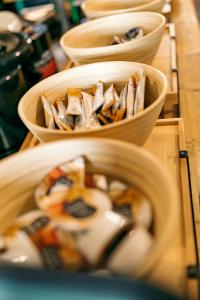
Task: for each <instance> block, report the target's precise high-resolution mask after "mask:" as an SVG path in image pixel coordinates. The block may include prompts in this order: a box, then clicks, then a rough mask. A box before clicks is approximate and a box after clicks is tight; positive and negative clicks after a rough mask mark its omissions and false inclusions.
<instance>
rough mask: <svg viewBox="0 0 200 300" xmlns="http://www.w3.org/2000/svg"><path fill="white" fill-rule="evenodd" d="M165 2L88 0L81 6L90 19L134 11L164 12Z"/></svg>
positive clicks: (149, 0) (148, 0) (155, 0)
mask: <svg viewBox="0 0 200 300" xmlns="http://www.w3.org/2000/svg"><path fill="white" fill-rule="evenodd" d="M164 4H165V0H86V1H84V2H83V4H82V6H81V8H82V10H83V12H84V14H85V15H86V17H87V18H88V19H96V18H100V17H105V16H108V15H114V14H122V13H129V12H134V11H155V12H162V8H163V5H164ZM116 26H118V24H116Z"/></svg>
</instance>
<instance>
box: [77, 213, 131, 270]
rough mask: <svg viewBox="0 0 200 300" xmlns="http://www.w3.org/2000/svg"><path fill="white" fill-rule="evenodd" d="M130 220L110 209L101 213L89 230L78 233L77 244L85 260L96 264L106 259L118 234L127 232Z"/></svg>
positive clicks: (117, 238)
mask: <svg viewBox="0 0 200 300" xmlns="http://www.w3.org/2000/svg"><path fill="white" fill-rule="evenodd" d="M129 227H130V222H129V221H128V220H127V219H126V218H124V217H123V216H120V215H119V214H116V213H114V212H112V211H105V212H104V213H102V214H101V215H100V216H99V218H98V219H97V220H96V222H95V223H94V224H93V226H92V227H91V228H90V230H87V231H85V232H83V233H82V234H80V235H79V236H78V238H77V245H78V248H79V250H80V251H81V253H83V254H84V256H85V257H86V258H87V261H88V262H89V263H90V264H91V265H92V266H96V265H98V264H99V263H101V262H102V261H104V260H105V259H106V256H107V254H108V253H109V252H110V249H112V248H113V247H114V246H115V244H116V242H117V241H118V240H119V238H120V236H121V235H122V234H123V233H125V232H127V231H128V229H129Z"/></svg>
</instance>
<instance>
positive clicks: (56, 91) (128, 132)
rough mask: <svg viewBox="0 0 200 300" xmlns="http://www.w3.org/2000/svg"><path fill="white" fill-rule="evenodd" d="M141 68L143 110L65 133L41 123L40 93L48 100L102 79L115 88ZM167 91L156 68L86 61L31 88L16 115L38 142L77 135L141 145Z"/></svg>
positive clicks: (161, 75)
mask: <svg viewBox="0 0 200 300" xmlns="http://www.w3.org/2000/svg"><path fill="white" fill-rule="evenodd" d="M139 67H142V68H144V70H145V72H146V74H147V77H148V78H149V84H147V96H146V99H147V100H148V101H149V103H152V104H151V105H149V106H148V107H147V108H146V109H145V110H144V111H142V112H141V113H138V114H137V115H135V116H133V117H132V118H130V119H126V120H122V121H119V122H115V123H113V124H110V125H106V126H102V127H100V128H97V129H91V130H88V131H87V130H82V131H81V130H80V131H76V132H70V133H68V132H66V131H62V130H50V129H47V128H45V127H43V126H41V125H42V124H43V123H42V116H43V115H44V114H43V109H42V106H41V101H40V95H41V93H45V94H46V96H47V98H48V99H49V101H50V102H54V101H55V99H56V98H57V97H59V96H62V95H64V94H65V93H66V89H67V88H70V87H84V88H87V87H89V86H92V85H94V84H96V83H97V82H98V80H103V81H104V82H105V83H111V82H115V83H116V87H119V86H120V84H121V85H122V84H124V82H125V81H128V80H129V78H130V77H131V76H132V75H133V74H134V72H136V71H137V70H138V68H139ZM166 94H167V80H166V78H165V77H164V76H163V74H162V73H160V72H159V71H158V70H156V69H155V68H153V67H151V66H148V65H141V64H137V63H133V62H105V63H96V64H88V65H84V66H80V67H76V68H71V69H69V70H66V71H64V72H60V73H58V74H56V75H53V76H51V77H49V78H47V79H45V80H43V81H41V82H40V83H39V84H37V85H36V86H34V87H33V88H31V90H29V91H28V92H27V93H26V94H25V95H24V96H23V98H22V99H21V101H20V103H19V114H20V117H21V119H22V121H23V122H24V124H25V125H26V126H27V127H28V128H29V130H30V131H31V132H32V133H33V134H34V135H35V136H36V137H37V138H38V139H39V140H40V141H41V142H49V141H53V140H58V139H69V138H77V137H88V136H90V137H107V138H113V139H121V140H124V141H129V142H131V143H135V144H138V145H143V144H144V142H145V141H146V139H147V138H148V136H149V135H150V133H151V131H152V129H153V127H154V125H155V123H156V120H157V118H158V116H159V114H160V111H161V109H162V107H163V104H164V101H165V97H166Z"/></svg>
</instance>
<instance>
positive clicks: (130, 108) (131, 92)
mask: <svg viewBox="0 0 200 300" xmlns="http://www.w3.org/2000/svg"><path fill="white" fill-rule="evenodd" d="M134 101H135V89H134V84H133V80H132V78H130V80H129V82H128V90H127V100H126V118H130V117H132V116H133V113H134Z"/></svg>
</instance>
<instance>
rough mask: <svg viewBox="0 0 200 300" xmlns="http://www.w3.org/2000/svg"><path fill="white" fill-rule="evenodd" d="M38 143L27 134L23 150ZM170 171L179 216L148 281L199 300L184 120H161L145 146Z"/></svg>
mask: <svg viewBox="0 0 200 300" xmlns="http://www.w3.org/2000/svg"><path fill="white" fill-rule="evenodd" d="M38 143H39V142H38V140H37V139H36V138H35V137H33V136H32V135H31V133H29V134H28V136H27V138H26V139H25V141H24V143H23V145H22V147H21V150H24V149H28V148H32V147H34V146H36V145H37V144H38ZM144 147H145V148H146V149H147V150H149V151H150V152H152V153H153V154H155V155H156V156H157V157H158V158H159V159H160V160H161V161H162V162H163V163H164V165H165V166H166V167H167V168H168V169H169V171H170V172H171V176H173V178H174V181H175V182H176V184H177V186H178V189H179V200H180V202H179V205H180V209H179V213H178V216H177V223H176V226H175V227H174V235H173V237H172V242H171V247H170V248H169V249H167V250H166V252H165V253H164V254H163V257H162V260H160V262H159V263H158V264H157V265H156V267H155V268H154V270H153V271H152V272H151V274H149V276H148V278H147V280H148V281H150V282H153V283H156V284H159V285H160V286H162V287H164V288H166V289H167V290H168V291H171V292H175V293H176V294H178V295H180V296H186V295H188V296H189V299H198V294H197V293H198V282H197V280H194V279H189V277H188V276H187V267H188V266H190V265H192V266H196V264H197V254H196V238H195V233H194V226H193V222H192V220H193V217H192V209H191V195H190V181H189V170H188V162H187V151H186V147H185V140H184V128H183V121H182V119H168V120H159V121H157V124H156V126H155V128H154V130H153V132H152V134H151V136H150V137H149V139H148V141H147V142H146V144H145V146H144Z"/></svg>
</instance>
